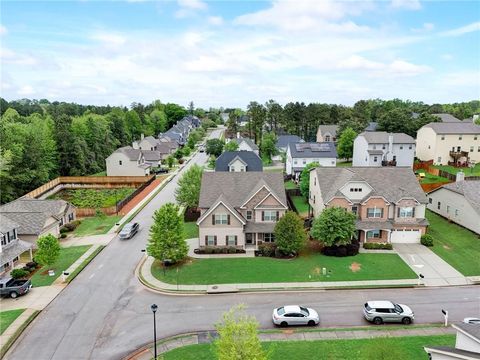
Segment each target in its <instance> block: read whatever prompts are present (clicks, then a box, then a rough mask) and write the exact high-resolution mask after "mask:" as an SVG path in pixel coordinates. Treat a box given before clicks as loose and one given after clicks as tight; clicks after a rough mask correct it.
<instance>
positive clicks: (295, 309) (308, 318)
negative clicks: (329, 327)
mask: <svg viewBox="0 0 480 360" xmlns="http://www.w3.org/2000/svg"><path fill="white" fill-rule="evenodd" d="M272 320H273V323H274V324H275V325H279V326H288V325H310V326H314V325H317V324H318V323H319V322H320V318H319V317H318V313H317V312H316V311H315V310H313V309H310V308H307V307H304V306H300V305H285V306H282V307H279V308H276V309H273V314H272Z"/></svg>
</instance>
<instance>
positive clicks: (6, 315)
mask: <svg viewBox="0 0 480 360" xmlns="http://www.w3.org/2000/svg"><path fill="white" fill-rule="evenodd" d="M24 311H25V309H15V310H8V311H1V312H0V335H2V334H3V332H4V331H5V330H7V328H8V327H9V326H10V325H12V323H13V322H14V321H15V320H16V319H17V318H18V317H19V316H20V315H22V313H23V312H24Z"/></svg>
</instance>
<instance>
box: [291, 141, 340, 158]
mask: <svg viewBox="0 0 480 360" xmlns="http://www.w3.org/2000/svg"><path fill="white" fill-rule="evenodd" d="M288 148H289V149H290V154H291V156H292V158H311V159H320V158H333V159H335V158H336V157H337V149H336V148H335V144H334V143H333V142H323V143H290V144H288Z"/></svg>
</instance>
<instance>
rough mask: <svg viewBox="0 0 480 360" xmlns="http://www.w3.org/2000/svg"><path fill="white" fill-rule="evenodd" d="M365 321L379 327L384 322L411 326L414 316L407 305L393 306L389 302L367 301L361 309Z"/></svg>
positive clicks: (393, 304)
mask: <svg viewBox="0 0 480 360" xmlns="http://www.w3.org/2000/svg"><path fill="white" fill-rule="evenodd" d="M363 315H364V316H365V319H367V320H368V321H371V322H373V323H374V324H376V325H380V324H382V323H385V322H399V323H403V324H405V325H408V324H411V323H412V322H413V319H414V318H415V315H414V313H413V311H412V309H410V308H409V307H408V306H407V305H402V304H395V303H393V302H391V301H384V300H382V301H368V302H366V303H365V305H364V307H363Z"/></svg>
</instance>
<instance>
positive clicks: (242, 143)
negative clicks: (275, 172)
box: [230, 137, 259, 155]
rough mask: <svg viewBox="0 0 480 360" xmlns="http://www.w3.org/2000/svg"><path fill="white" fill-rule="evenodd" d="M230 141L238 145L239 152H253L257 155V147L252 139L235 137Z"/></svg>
mask: <svg viewBox="0 0 480 360" xmlns="http://www.w3.org/2000/svg"><path fill="white" fill-rule="evenodd" d="M230 141H234V142H236V143H237V144H238V150H240V151H253V152H254V153H255V154H257V155H259V149H258V146H257V145H256V144H255V143H254V142H253V140H252V139H249V138H242V137H237V138H234V139H232V140H230Z"/></svg>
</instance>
